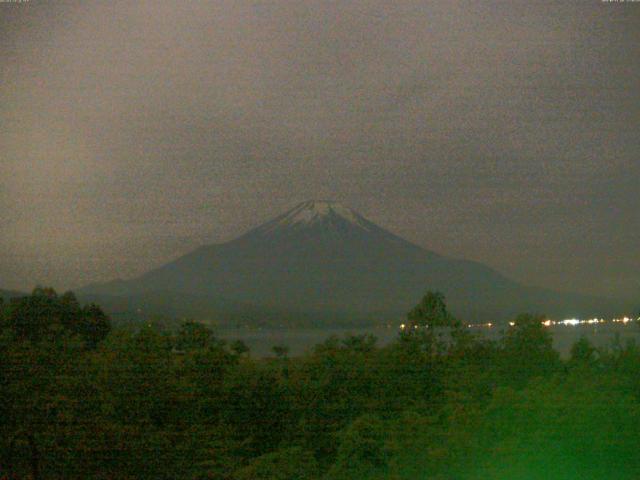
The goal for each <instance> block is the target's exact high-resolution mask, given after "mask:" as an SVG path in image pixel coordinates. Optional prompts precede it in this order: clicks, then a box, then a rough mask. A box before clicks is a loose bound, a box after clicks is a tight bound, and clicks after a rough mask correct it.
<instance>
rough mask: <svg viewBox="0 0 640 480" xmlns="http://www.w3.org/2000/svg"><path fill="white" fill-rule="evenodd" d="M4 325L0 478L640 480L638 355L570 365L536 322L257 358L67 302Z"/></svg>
mask: <svg viewBox="0 0 640 480" xmlns="http://www.w3.org/2000/svg"><path fill="white" fill-rule="evenodd" d="M425 305H431V307H433V306H435V307H437V308H435V307H434V308H431V307H429V308H424V309H422V310H420V312H421V313H419V315H418V314H416V316H414V317H413V318H414V319H418V318H420V319H422V320H419V321H420V322H424V323H422V324H423V325H426V324H427V323H428V324H429V325H430V326H433V325H441V322H440V320H435V319H436V318H440V319H442V318H446V317H447V315H446V314H445V313H443V312H446V306H444V299H443V298H441V297H438V296H437V295H435V296H433V297H431V300H429V301H426V302H425V304H424V305H423V306H425ZM443 306H444V310H443V309H442V307H443ZM425 312H426V313H425ZM428 312H431V313H428ZM434 312H435V313H434ZM0 313H1V315H2V320H1V322H0V325H2V331H1V332H0V389H1V392H2V395H0V478H1V475H2V474H4V473H5V471H6V470H8V469H9V466H10V468H11V469H12V471H14V472H15V473H16V474H17V475H18V476H19V478H25V477H26V476H27V475H28V474H30V471H31V470H32V465H31V463H32V462H31V460H30V459H31V458H32V457H31V451H32V450H33V449H32V448H31V445H30V444H31V443H32V444H33V445H34V446H35V447H36V449H37V452H38V454H37V456H38V461H37V464H38V468H39V470H40V474H41V478H44V479H49V478H51V479H53V478H65V479H72V480H75V479H78V480H80V479H107V478H122V479H154V480H155V479H178V478H179V479H192V480H196V479H219V480H223V479H224V480H229V479H234V480H245V479H246V480H248V479H265V480H266V479H274V480H280V479H282V480H285V479H302V480H304V479H309V480H313V479H321V478H323V479H326V480H331V479H356V480H366V479H369V480H372V479H407V480H409V479H416V478H434V479H456V480H458V479H459V480H466V479H489V480H491V479H496V480H498V479H503V478H531V479H536V478H541V479H542V478H545V479H546V478H549V479H556V478H557V479H564V478H567V479H570V478H585V479H590V478H593V479H596V478H616V479H627V478H628V479H633V478H638V477H639V476H640V457H638V455H637V451H638V450H639V449H640V436H638V435H637V432H638V431H640V386H639V383H638V378H640V348H638V346H637V345H636V344H635V343H633V342H630V343H628V344H626V345H622V344H621V343H620V342H617V343H616V344H615V345H613V346H612V347H611V348H609V349H595V348H594V347H593V346H592V345H590V344H589V343H588V342H587V341H586V340H584V339H581V340H580V341H578V342H577V343H576V344H575V345H574V347H573V349H572V352H571V358H569V359H568V360H566V361H563V360H561V359H560V358H559V356H558V354H557V353H556V352H555V351H554V350H553V348H552V339H551V336H550V334H549V331H548V330H547V329H545V328H544V327H543V326H542V325H541V317H535V316H531V315H523V316H520V317H518V318H517V319H516V320H515V326H513V327H511V328H509V329H507V330H506V331H505V334H504V336H503V337H502V338H500V339H498V340H495V341H489V340H484V339H481V338H478V337H476V336H474V335H471V334H469V332H468V331H466V330H464V329H460V328H453V329H448V330H446V335H442V334H441V333H439V331H440V330H439V329H436V328H418V329H415V331H412V333H411V334H404V335H401V336H399V338H398V340H397V341H396V342H393V343H392V344H390V345H388V346H385V347H379V346H378V345H377V344H376V339H375V338H374V337H372V336H368V335H363V336H346V337H344V338H338V337H331V338H329V339H327V341H325V342H324V343H322V344H320V345H318V346H317V347H316V348H315V349H314V351H313V352H310V353H308V354H307V355H304V356H301V357H294V356H290V355H289V354H288V351H287V349H286V348H285V347H284V346H281V347H282V348H276V349H275V350H274V353H275V356H274V357H270V358H264V359H259V358H253V357H251V356H249V355H247V353H248V352H247V349H246V347H245V346H244V345H243V344H242V342H234V343H231V344H226V343H225V342H222V341H220V340H217V339H216V337H215V335H214V332H213V331H212V330H211V329H210V328H209V327H208V326H206V325H204V324H200V323H196V322H191V321H190V322H184V323H183V324H182V325H181V326H180V327H179V328H178V329H177V330H176V331H171V330H167V329H164V328H157V326H156V325H154V324H151V325H149V324H146V325H145V326H142V327H138V328H137V329H135V330H119V329H115V330H114V331H111V332H110V331H109V329H108V328H107V327H108V318H107V317H106V316H105V315H104V313H103V312H102V310H100V308H99V307H97V306H95V305H90V306H87V307H82V306H80V305H79V304H78V302H77V300H76V299H75V297H74V296H73V294H70V293H67V294H64V295H62V296H57V295H56V294H55V292H53V291H52V290H46V289H37V290H36V291H34V294H33V295H31V296H28V297H24V298H22V299H19V300H16V301H13V302H12V303H11V304H10V305H7V304H5V305H4V307H3V306H2V305H0ZM425 319H430V320H425ZM416 321H418V320H416ZM443 331H444V330H443ZM12 443H13V444H14V447H13V448H11V445H12Z"/></svg>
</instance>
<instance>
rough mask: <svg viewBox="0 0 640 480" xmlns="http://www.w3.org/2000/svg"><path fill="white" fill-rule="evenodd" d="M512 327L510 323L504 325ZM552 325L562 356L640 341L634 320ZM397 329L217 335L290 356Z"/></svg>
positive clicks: (498, 331)
mask: <svg viewBox="0 0 640 480" xmlns="http://www.w3.org/2000/svg"><path fill="white" fill-rule="evenodd" d="M505 328H509V327H505ZM547 328H549V330H550V332H551V334H552V335H553V345H554V348H555V349H556V350H557V351H558V352H560V354H561V355H562V356H563V357H565V358H566V357H568V355H569V352H570V350H571V346H572V345H573V344H574V343H575V342H576V341H577V340H578V339H579V338H580V337H581V336H585V337H586V338H587V339H588V340H589V341H590V342H591V343H592V344H593V345H595V346H596V347H609V346H611V345H613V343H614V342H615V341H616V338H619V341H620V342H621V343H622V345H624V344H625V343H626V342H627V341H629V340H632V339H633V340H635V341H636V342H639V343H640V324H639V323H637V322H631V323H628V324H626V325H623V324H613V323H606V324H598V325H578V326H565V325H555V326H551V327H547ZM470 330H471V331H472V332H473V333H477V334H478V335H483V336H486V337H488V338H492V339H498V338H500V336H501V335H502V332H503V331H504V328H502V327H493V328H486V327H477V328H472V329H470ZM398 331H399V330H398V329H397V328H394V327H368V328H366V327H365V328H323V329H320V328H300V329H245V328H237V329H235V328H234V329H229V328H227V329H218V330H216V334H217V336H219V337H221V338H223V339H225V340H229V341H231V340H237V339H240V340H242V341H244V342H245V343H246V344H247V346H248V347H249V348H250V349H251V355H253V356H256V357H268V356H273V351H272V347H273V346H275V345H279V346H280V345H284V346H287V347H288V348H289V354H290V355H291V356H298V355H302V354H304V353H306V352H309V351H311V350H312V349H313V347H314V346H315V345H317V344H319V343H322V342H324V341H325V340H326V339H327V338H329V337H330V336H332V335H336V336H338V337H344V336H345V335H349V334H353V335H361V334H371V335H374V336H375V337H376V338H377V339H378V345H386V344H388V343H390V342H392V341H393V340H395V339H396V338H397V337H398Z"/></svg>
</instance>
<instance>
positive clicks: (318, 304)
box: [82, 201, 614, 320]
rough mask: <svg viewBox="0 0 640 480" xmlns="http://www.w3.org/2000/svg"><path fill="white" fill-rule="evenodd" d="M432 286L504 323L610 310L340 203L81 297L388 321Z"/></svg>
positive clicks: (460, 306) (309, 206) (288, 217)
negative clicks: (169, 296)
mask: <svg viewBox="0 0 640 480" xmlns="http://www.w3.org/2000/svg"><path fill="white" fill-rule="evenodd" d="M428 289H432V290H440V291H442V292H444V293H445V295H446V296H447V299H448V301H449V304H450V306H451V308H452V310H453V312H454V313H455V314H457V315H459V316H461V317H464V318H468V319H470V320H481V319H482V320H484V319H493V320H495V319H506V318H508V317H510V316H512V315H513V314H515V313H518V312H521V311H538V312H547V313H549V314H550V315H558V316H559V315H578V314H585V315H586V314H589V315H595V314H604V313H609V312H608V311H609V310H611V309H613V308H614V306H612V305H609V304H608V303H607V302H606V301H603V300H601V299H594V298H591V297H587V296H583V295H578V294H561V293H556V292H552V291H547V290H543V289H537V288H530V287H524V286H522V285H519V284H518V283H516V282H513V281H511V280H509V279H507V278H506V277H504V276H502V275H501V274H499V273H498V272H496V271H495V270H493V269H491V268H489V267H487V266H484V265H482V264H479V263H476V262H470V261H465V260H458V259H451V258H447V257H444V256H441V255H438V254H436V253H433V252H430V251H428V250H425V249H423V248H421V247H418V246H417V245H414V244H412V243H410V242H408V241H406V240H404V239H402V238H400V237H398V236H396V235H394V234H392V233H390V232H388V231H386V230H384V229H382V228H380V227H378V226H377V225H375V224H373V223H372V222H370V221H368V220H367V219H365V218H364V217H362V216H361V215H359V214H358V213H356V212H354V211H353V210H351V209H349V208H346V207H344V206H342V205H339V204H336V203H333V202H318V201H309V202H304V203H302V204H300V205H298V206H296V207H295V208H294V209H292V210H290V211H289V212H286V213H285V214H283V215H281V216H279V217H277V218H275V219H273V220H271V221H270V222H267V223H265V224H264V225H261V226H259V227H257V228H255V229H253V230H251V231H249V232H247V233H246V234H244V235H242V236H241V237H239V238H237V239H235V240H232V241H230V242H226V243H222V244H217V245H208V246H203V247H201V248H198V249H197V250H195V251H193V252H191V253H189V254H187V255H185V256H183V257H181V258H179V259H177V260H175V261H173V262H171V263H168V264H166V265H164V266H161V267H159V268H157V269H154V270H152V271H150V272H148V273H146V274H144V275H142V276H141V277H138V278H135V279H133V280H129V281H119V282H111V283H109V284H103V285H94V286H91V287H87V288H85V289H83V292H82V293H91V294H94V295H96V294H101V295H116V296H129V297H131V296H133V297H145V296H146V295H150V294H152V292H173V293H174V294H177V293H180V294H184V295H195V296H198V297H199V298H201V299H209V300H208V301H205V302H204V304H207V302H208V303H209V304H210V305H211V310H212V312H215V311H217V312H218V313H220V309H219V308H218V309H217V310H216V308H217V307H216V304H219V303H220V301H221V299H226V301H234V302H239V303H242V304H250V305H253V306H260V307H262V308H265V309H271V310H280V311H289V312H297V313H299V314H301V315H302V314H303V313H304V314H309V315H313V316H315V317H322V316H326V317H327V318H329V317H340V316H343V317H347V318H349V317H351V318H353V319H356V318H358V319H360V318H377V319H380V320H388V319H391V318H397V317H399V316H400V315H402V314H403V313H405V312H406V311H407V310H408V309H409V308H410V307H411V306H412V305H413V304H415V303H416V302H417V301H418V299H419V298H420V296H421V295H422V294H423V293H424V291H425V290H428ZM147 308H151V306H150V305H147ZM186 308H187V306H186V305H185V306H184V307H182V309H183V310H184V309H186ZM180 309H181V307H180V305H175V308H174V309H171V310H172V311H174V310H175V311H180ZM227 310H228V309H227ZM231 310H233V309H231ZM227 313H228V312H227Z"/></svg>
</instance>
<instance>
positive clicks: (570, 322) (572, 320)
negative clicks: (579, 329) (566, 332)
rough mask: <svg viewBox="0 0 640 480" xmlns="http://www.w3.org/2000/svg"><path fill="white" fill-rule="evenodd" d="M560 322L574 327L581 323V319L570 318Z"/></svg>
mask: <svg viewBox="0 0 640 480" xmlns="http://www.w3.org/2000/svg"><path fill="white" fill-rule="evenodd" d="M560 323H561V324H563V325H571V326H572V327H575V326H576V325H580V320H578V319H577V318H568V319H566V320H562V321H561V322H560Z"/></svg>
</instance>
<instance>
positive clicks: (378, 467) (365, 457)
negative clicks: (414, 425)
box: [327, 415, 391, 480]
mask: <svg viewBox="0 0 640 480" xmlns="http://www.w3.org/2000/svg"><path fill="white" fill-rule="evenodd" d="M387 442H388V435H387V431H386V428H385V425H384V423H382V421H380V419H379V418H377V417H375V416H371V415H364V416H362V417H359V418H358V419H356V420H355V421H354V422H353V423H351V424H350V425H349V427H348V428H347V429H346V430H345V431H344V433H343V434H342V435H341V439H340V446H339V447H338V452H337V455H336V460H335V463H334V464H333V466H332V467H331V469H330V470H329V473H328V475H327V478H328V479H335V480H339V479H344V480H349V479H352V478H359V479H365V478H371V477H373V476H374V475H376V476H377V475H385V474H386V473H387V472H388V467H389V461H390V458H391V452H390V449H389V448H388V445H387Z"/></svg>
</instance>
